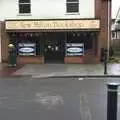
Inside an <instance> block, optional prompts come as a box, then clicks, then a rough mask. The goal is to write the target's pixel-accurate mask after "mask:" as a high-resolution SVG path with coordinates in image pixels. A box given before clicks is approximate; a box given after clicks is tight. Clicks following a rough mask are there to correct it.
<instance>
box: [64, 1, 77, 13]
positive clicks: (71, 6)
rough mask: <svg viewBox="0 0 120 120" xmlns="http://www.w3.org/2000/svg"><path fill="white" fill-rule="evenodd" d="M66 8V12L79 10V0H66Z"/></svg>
mask: <svg viewBox="0 0 120 120" xmlns="http://www.w3.org/2000/svg"><path fill="white" fill-rule="evenodd" d="M66 8H67V9H66V12H67V13H77V12H79V0H66Z"/></svg>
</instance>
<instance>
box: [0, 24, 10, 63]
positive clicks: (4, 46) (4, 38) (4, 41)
mask: <svg viewBox="0 0 120 120" xmlns="http://www.w3.org/2000/svg"><path fill="white" fill-rule="evenodd" d="M1 27H2V28H1V57H2V62H7V61H8V44H9V36H8V34H7V33H6V32H5V25H4V22H2V24H1Z"/></svg>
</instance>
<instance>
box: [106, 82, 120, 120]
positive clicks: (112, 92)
mask: <svg viewBox="0 0 120 120" xmlns="http://www.w3.org/2000/svg"><path fill="white" fill-rule="evenodd" d="M118 86H119V84H118V83H108V84H107V87H108V92H107V120H117V90H118Z"/></svg>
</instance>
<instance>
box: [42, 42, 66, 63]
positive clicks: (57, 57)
mask: <svg viewBox="0 0 120 120" xmlns="http://www.w3.org/2000/svg"><path fill="white" fill-rule="evenodd" d="M44 51H45V54H44V57H45V62H46V63H62V62H63V61H64V46H63V43H62V41H61V42H60V41H59V40H49V41H47V42H46V44H45V47H44Z"/></svg>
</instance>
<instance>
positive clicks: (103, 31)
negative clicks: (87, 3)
mask: <svg viewBox="0 0 120 120" xmlns="http://www.w3.org/2000/svg"><path fill="white" fill-rule="evenodd" d="M109 2H110V8H111V1H109ZM109 12H110V15H109V17H110V19H111V9H110V11H109ZM95 17H96V18H99V19H100V34H99V46H100V48H101V47H104V48H108V0H95ZM109 25H110V26H111V20H110V23H109ZM110 26H109V27H110ZM110 28H111V27H110ZM109 33H110V36H111V30H110V31H109Z"/></svg>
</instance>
